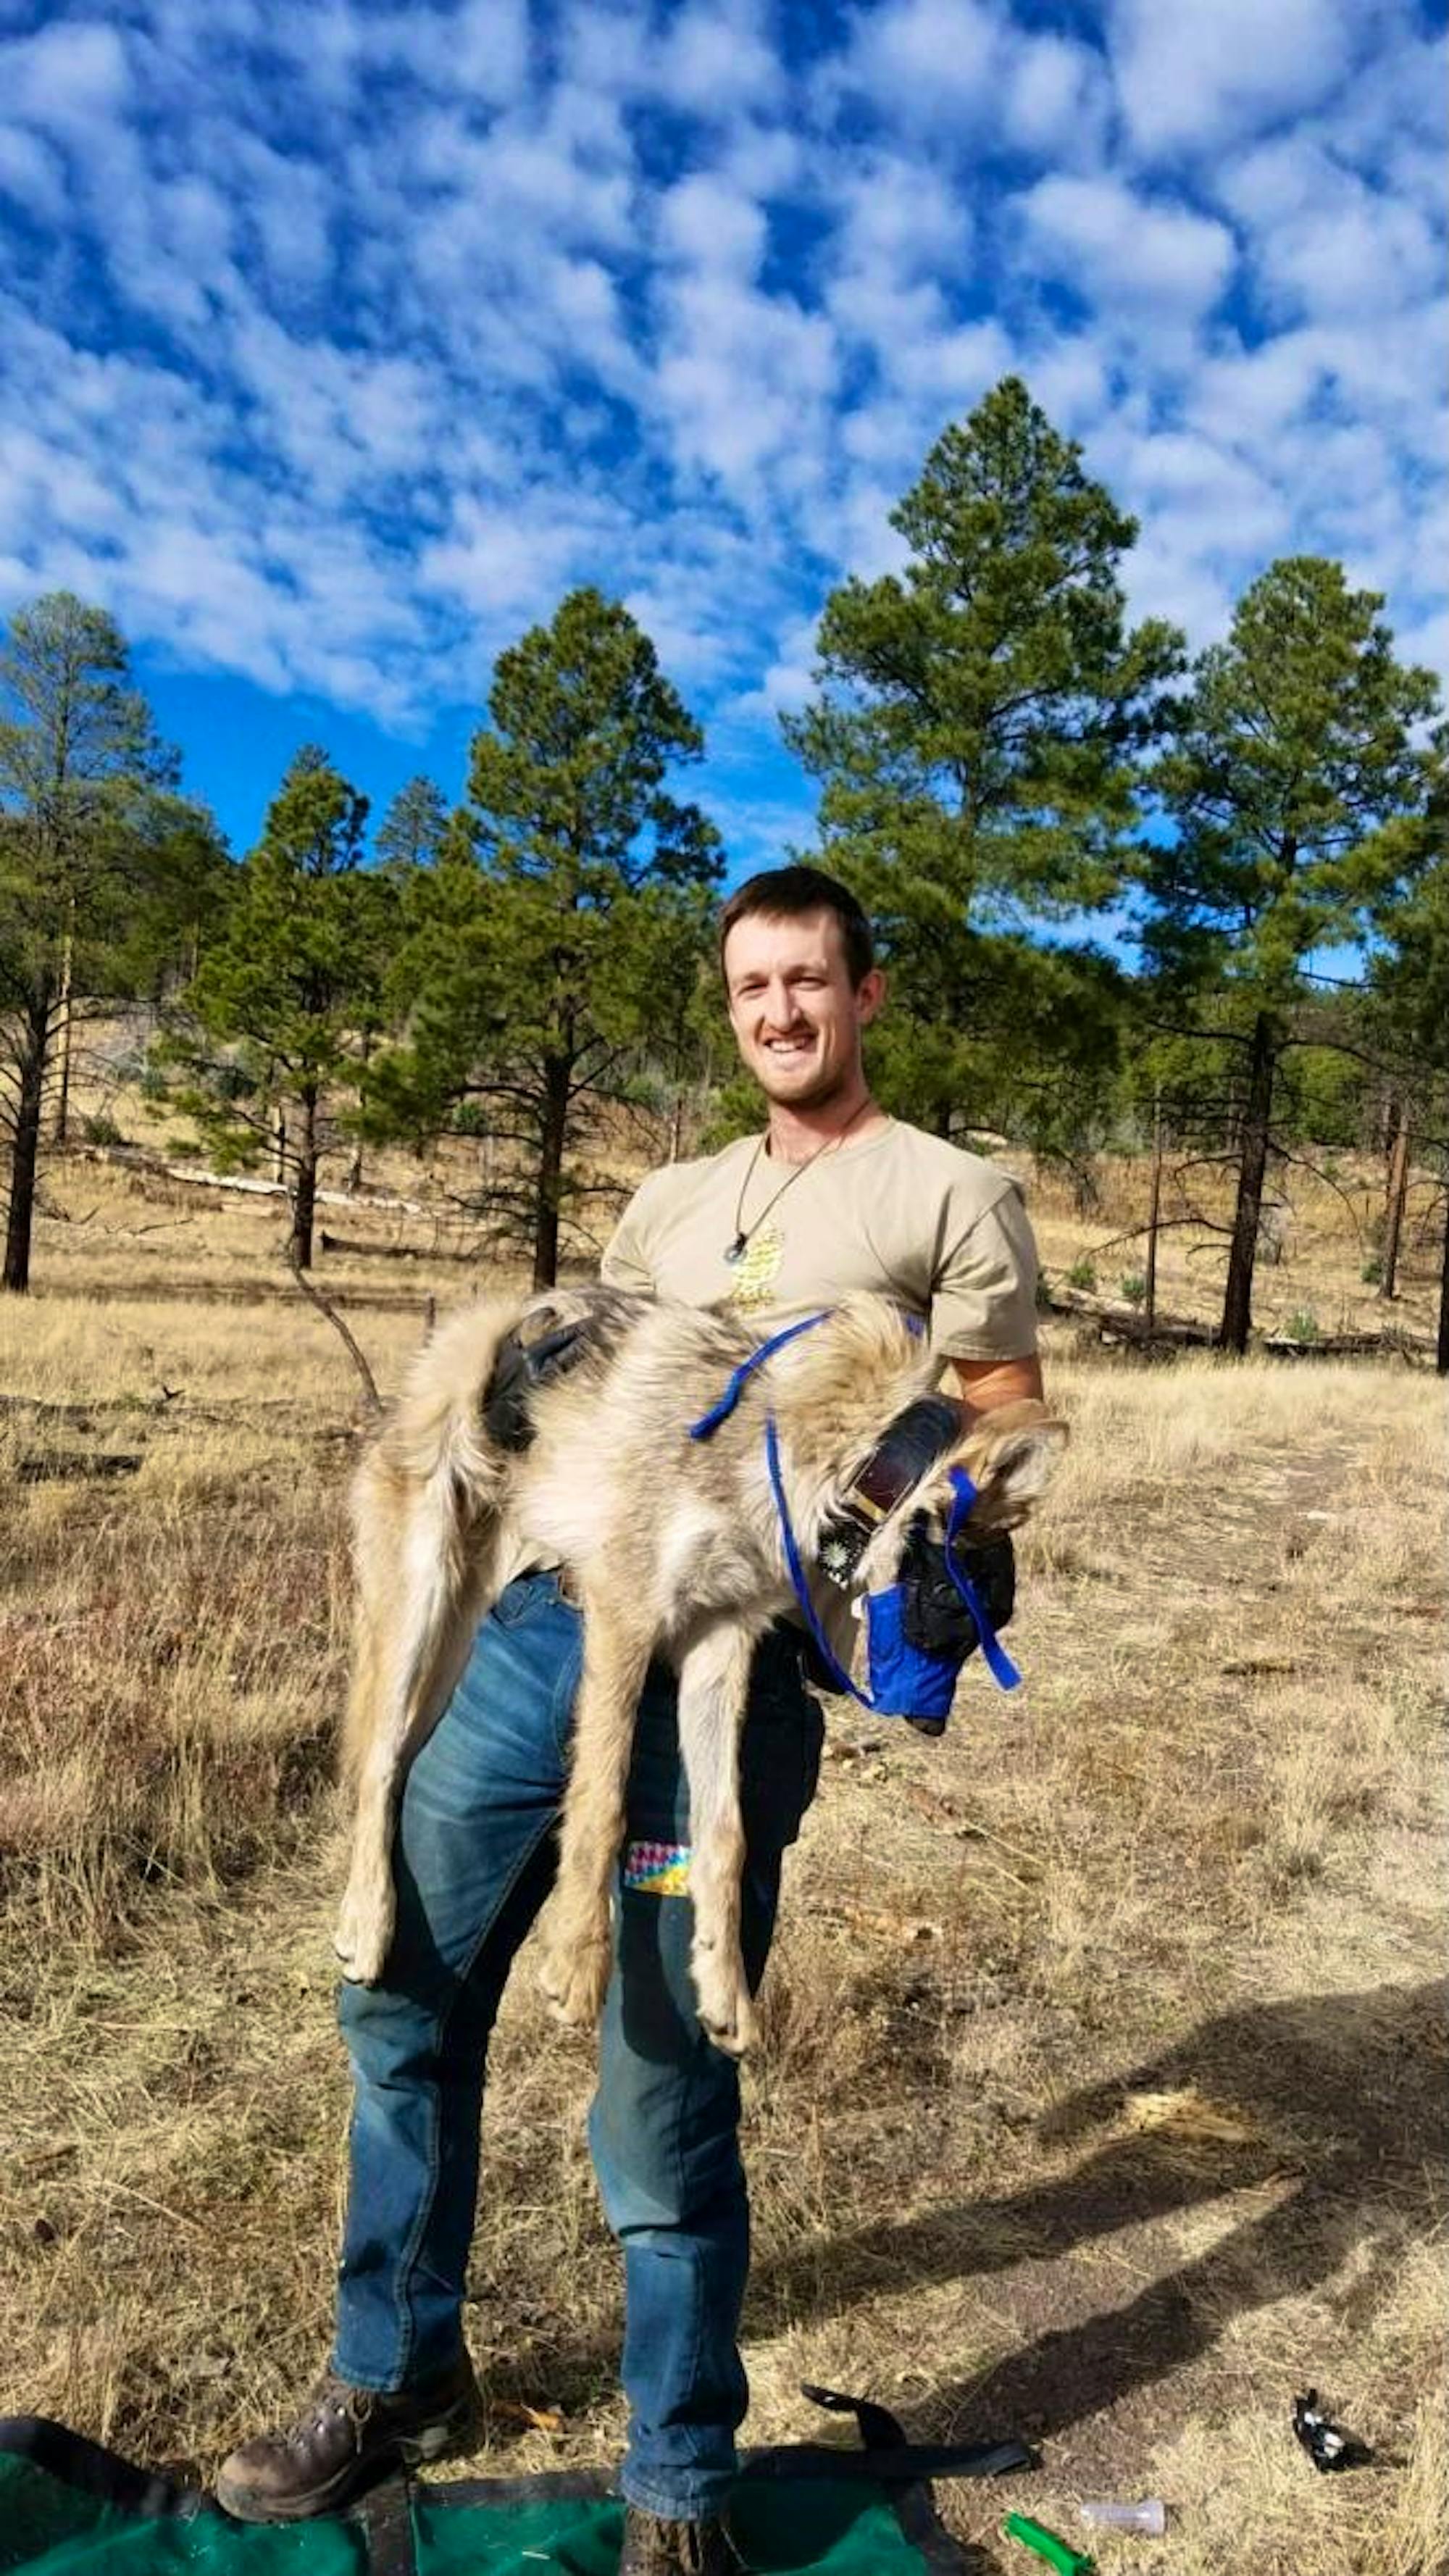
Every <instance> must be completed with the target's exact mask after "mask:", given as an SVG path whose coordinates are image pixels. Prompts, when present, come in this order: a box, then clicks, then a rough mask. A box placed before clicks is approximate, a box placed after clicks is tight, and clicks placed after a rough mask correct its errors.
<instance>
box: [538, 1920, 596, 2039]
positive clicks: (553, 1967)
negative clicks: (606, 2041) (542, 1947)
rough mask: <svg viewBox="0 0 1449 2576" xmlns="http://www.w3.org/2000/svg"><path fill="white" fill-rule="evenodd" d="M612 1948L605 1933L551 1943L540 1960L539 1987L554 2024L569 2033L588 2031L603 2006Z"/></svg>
mask: <svg viewBox="0 0 1449 2576" xmlns="http://www.w3.org/2000/svg"><path fill="white" fill-rule="evenodd" d="M611 1956H612V1945H611V1943H610V1940H609V1936H608V1933H607V1931H606V1932H604V1933H603V1934H602V1935H595V1936H592V1937H590V1938H588V1939H586V1940H580V1941H570V1942H569V1943H568V1944H567V1946H565V1945H564V1943H562V1942H555V1944H554V1945H553V1947H552V1948H551V1949H550V1951H549V1952H548V1955H547V1957H546V1958H545V1960H544V1964H543V1971H542V1975H541V1978H540V1983H541V1985H542V1987H543V1991H544V1993H545V1995H546V1996H547V1998H548V2004H549V2009H550V2011H551V2012H552V2014H553V2016H554V2019H555V2020H556V2021H562V2022H567V2023H568V2025H569V2027H570V2029H572V2030H591V2029H592V2028H593V2025H594V2023H595V2022H596V2021H597V2020H598V2018H599V2015H600V2013H601V2012H602V2010H603V2006H604V1989H605V1987H606V1986H607V1984H608V1982H609V1962H610V1958H611Z"/></svg>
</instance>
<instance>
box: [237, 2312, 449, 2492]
mask: <svg viewBox="0 0 1449 2576" xmlns="http://www.w3.org/2000/svg"><path fill="white" fill-rule="evenodd" d="M482 2416H483V2400H482V2397H481V2395H480V2394H479V2389H478V2382H477V2380H476V2379H475V2378H474V2376H473V2364H472V2362H471V2361H470V2360H469V2358H468V2355H467V2354H466V2352H465V2353H460V2355H459V2357H458V2359H457V2361H456V2362H455V2363H454V2364H453V2365H452V2367H451V2368H450V2369H448V2370H446V2371H441V2372H439V2373H438V2374H437V2375H436V2376H435V2377H434V2378H432V2379H426V2380H421V2381H419V2383H418V2385H417V2386H416V2387H415V2388H400V2389H398V2390H397V2391H396V2392H393V2393H388V2392H384V2391H381V2390H378V2389H375V2388H353V2387H351V2386H350V2385H349V2383H348V2382H347V2381H346V2380H345V2379H339V2378H338V2377H337V2376H336V2374H335V2372H333V2371H330V2370H327V2371H324V2372H323V2374H322V2377H321V2378H320V2379H319V2380H318V2382H317V2385H316V2387H315V2388H314V2389H313V2390H312V2391H311V2394H310V2395H309V2396H308V2397H307V2398H306V2400H305V2401H304V2403H303V2406H302V2410H301V2413H300V2414H299V2415H298V2416H297V2418H296V2421H295V2422H294V2423H291V2424H286V2425H283V2426H281V2427H280V2428H279V2429H278V2430H277V2431H276V2432H274V2433H259V2434H258V2435H257V2436H256V2438H255V2439H254V2440H253V2441H250V2442H243V2444H242V2446H241V2449H240V2450H239V2451H233V2453H232V2455H231V2457H230V2459H229V2460H224V2461H223V2462H222V2465H221V2467H220V2469H219V2470H218V2471H217V2478H216V2500H217V2502H218V2504H220V2505H222V2506H224V2508H225V2510H226V2511H227V2512H228V2513H232V2514H235V2515H236V2518H237V2520H238V2521H239V2522H306V2521H307V2520H308V2519H309V2518H310V2517H311V2515H313V2514H314V2513H336V2512H339V2511H340V2509H341V2507H342V2506H343V2505H345V2504H347V2503H349V2502H350V2501H351V2499H352V2497H353V2496H356V2495H361V2494H362V2492H363V2490H364V2488H366V2487H370V2486H373V2485H375V2484H376V2482H377V2480H378V2479H379V2478H383V2477H386V2476H387V2475H388V2474H389V2472H390V2471H391V2470H393V2469H397V2468H409V2469H410V2468H416V2467H417V2465H418V2463H419V2462H420V2461H423V2460H440V2459H442V2458H444V2457H445V2455H446V2454H447V2453H448V2452H449V2451H457V2450H463V2449H466V2448H467V2445H468V2440H469V2437H470V2435H472V2434H473V2433H475V2432H476V2431H477V2429H478V2426H479V2424H480V2423H481V2421H482Z"/></svg>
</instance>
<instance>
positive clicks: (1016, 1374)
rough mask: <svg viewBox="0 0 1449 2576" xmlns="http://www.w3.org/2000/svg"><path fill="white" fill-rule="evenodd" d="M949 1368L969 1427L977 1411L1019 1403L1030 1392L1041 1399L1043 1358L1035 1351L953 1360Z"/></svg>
mask: <svg viewBox="0 0 1449 2576" xmlns="http://www.w3.org/2000/svg"><path fill="white" fill-rule="evenodd" d="M950 1371H951V1376H952V1377H953V1378H954V1379H955V1392H956V1394H958V1395H959V1396H960V1398H961V1401H962V1403H963V1405H964V1406H965V1408H966V1421H967V1427H968V1429H969V1427H970V1425H971V1422H972V1421H973V1420H974V1418H975V1416H976V1415H977V1414H979V1413H994V1412H995V1411H996V1409H997V1407H998V1405H1002V1404H1020V1403H1021V1402H1022V1401H1023V1399H1024V1398H1026V1397H1028V1396H1034V1397H1035V1398H1036V1399H1037V1401H1038V1402H1040V1400H1041V1396H1042V1375H1041V1362H1040V1360H1039V1359H1038V1358H1037V1357H1036V1355H1035V1353H1033V1354H1032V1356H1031V1357H1030V1358H1029V1359H1023V1360H952V1361H951V1362H950Z"/></svg>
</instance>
